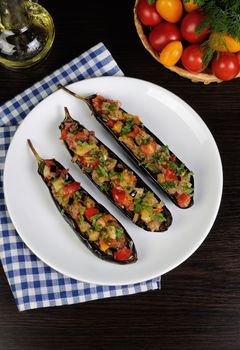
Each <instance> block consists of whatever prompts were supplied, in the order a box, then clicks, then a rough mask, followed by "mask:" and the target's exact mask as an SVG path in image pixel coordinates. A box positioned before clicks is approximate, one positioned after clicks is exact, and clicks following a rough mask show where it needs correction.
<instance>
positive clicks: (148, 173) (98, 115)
mask: <svg viewBox="0 0 240 350" xmlns="http://www.w3.org/2000/svg"><path fill="white" fill-rule="evenodd" d="M96 96H97V95H96V94H95V95H91V96H89V98H88V97H86V101H85V102H86V103H87V105H88V106H89V108H90V110H91V112H92V114H93V116H94V117H95V118H96V120H97V121H98V122H99V123H100V125H101V126H103V127H104V129H105V130H107V132H108V133H109V134H111V135H112V137H113V138H114V140H115V141H117V143H118V144H119V145H120V146H121V147H122V148H123V149H124V151H125V152H126V153H127V154H128V156H129V158H130V160H131V161H132V162H133V164H135V165H137V166H138V167H139V168H140V169H141V171H142V172H143V173H144V174H146V175H148V176H149V177H150V179H151V180H152V181H153V183H154V184H155V185H157V186H158V187H159V188H160V189H161V191H162V192H164V193H165V194H166V196H167V197H168V198H169V199H170V200H171V201H172V202H173V203H174V204H175V205H176V206H177V207H179V208H180V209H188V208H190V207H191V206H192V205H193V204H194V199H193V196H192V197H191V201H190V203H189V205H188V206H187V207H186V208H183V207H180V206H179V204H178V203H177V200H176V198H175V196H173V195H171V194H170V193H168V192H167V191H166V190H165V189H164V188H163V187H162V186H161V184H160V183H159V182H158V181H157V178H156V175H155V174H153V173H152V172H151V171H149V170H148V169H146V168H145V167H144V166H143V165H142V164H141V163H140V162H139V160H138V159H137V158H136V157H135V155H134V154H133V153H132V152H131V151H130V150H129V148H128V147H127V146H126V145H125V144H124V143H123V142H121V141H119V139H118V137H117V136H116V135H115V133H114V132H113V131H112V129H111V128H110V127H109V126H107V125H106V124H105V122H104V121H103V118H102V117H101V115H100V114H99V113H98V112H97V111H96V109H95V108H94V106H93V103H92V99H94V98H95V97H96ZM121 110H122V111H123V112H124V113H127V112H126V111H125V110H124V109H122V108H121ZM144 129H145V130H146V132H147V133H149V134H150V135H151V136H152V137H153V138H154V139H155V140H156V142H157V143H159V144H160V145H161V146H164V144H163V143H162V141H161V140H160V139H159V138H158V137H157V136H156V135H154V134H153V133H152V132H151V130H149V129H148V128H147V127H146V126H145V125H144ZM169 153H170V155H175V154H174V153H173V152H172V151H171V150H170V149H169ZM175 156H176V155H175ZM176 163H177V164H181V163H183V162H182V161H181V160H180V159H179V158H177V157H176ZM184 165H185V164H184ZM185 168H186V170H187V171H190V170H189V169H188V168H187V167H186V165H185ZM191 184H192V188H193V189H194V179H193V176H191Z"/></svg>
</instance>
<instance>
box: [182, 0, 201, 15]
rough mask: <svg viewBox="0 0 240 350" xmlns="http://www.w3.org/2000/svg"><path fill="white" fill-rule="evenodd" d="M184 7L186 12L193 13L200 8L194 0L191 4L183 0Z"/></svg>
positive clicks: (191, 0)
mask: <svg viewBox="0 0 240 350" xmlns="http://www.w3.org/2000/svg"><path fill="white" fill-rule="evenodd" d="M183 7H184V10H185V11H186V12H192V11H194V10H197V9H198V8H199V6H198V5H197V4H196V3H195V2H194V0H190V1H189V2H185V0H183Z"/></svg>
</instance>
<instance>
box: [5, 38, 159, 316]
mask: <svg viewBox="0 0 240 350" xmlns="http://www.w3.org/2000/svg"><path fill="white" fill-rule="evenodd" d="M102 75H123V73H122V71H121V70H120V69H119V67H118V65H117V63H116V62H115V61H114V59H113V58H112V56H111V54H110V52H109V51H108V50H107V48H106V47H105V46H104V44H103V43H99V44H98V45H96V46H94V47H93V48H91V49H89V50H88V51H86V52H84V53H83V54H82V55H80V56H79V57H77V58H75V59H74V60H72V61H71V62H70V63H68V64H65V65H64V66H63V67H62V68H60V69H58V70H56V71H55V72H54V73H52V74H51V75H49V76H47V77H46V78H44V79H43V80H41V81H40V82H38V83H36V84H34V85H33V86H32V87H30V88H29V89H27V90H25V91H24V92H23V93H21V94H19V95H17V96H16V97H14V98H13V99H12V100H10V101H7V102H6V103H5V104H4V105H2V106H0V171H1V178H0V228H1V231H0V258H1V261H2V264H3V268H4V270H5V273H6V275H7V278H8V281H9V284H10V287H11V289H12V292H13V295H14V298H15V300H16V303H17V306H18V309H19V310H20V311H23V310H27V309H34V308H40V307H47V306H56V305H64V304H74V303H80V302H84V301H89V300H94V299H101V298H107V297H113V296H121V295H128V294H133V293H139V292H144V291H147V290H150V289H160V277H159V278H155V279H153V280H151V281H147V282H142V283H136V284H133V285H124V286H100V285H95V284H89V283H83V282H79V281H76V280H74V279H71V278H69V277H67V276H64V275H62V274H60V273H58V272H56V271H55V270H53V269H52V268H51V267H49V266H47V265H46V264H45V263H43V262H42V261H41V260H39V259H38V258H37V257H36V256H35V255H34V254H33V253H32V252H31V251H30V250H29V249H28V248H27V246H26V245H25V244H24V243H23V242H22V240H21V238H20V237H19V235H18V234H17V232H16V231H15V229H14V227H13V224H12V223H11V219H10V217H9V214H8V212H7V208H6V206H5V202H4V194H3V182H2V175H3V168H4V161H5V157H6V152H7V149H8V147H9V144H10V142H11V139H12V137H13V135H14V133H15V131H16V129H17V127H18V125H19V124H20V123H21V121H22V120H23V119H24V117H25V116H26V115H27V114H28V113H29V112H30V110H31V109H32V108H33V107H35V106H36V105H37V104H38V103H39V102H40V101H41V100H42V99H44V98H45V97H46V96H48V95H49V94H51V93H52V92H54V91H55V90H56V89H57V84H59V83H61V84H63V85H66V84H69V83H72V82H75V81H79V80H82V79H86V78H91V77H96V76H102Z"/></svg>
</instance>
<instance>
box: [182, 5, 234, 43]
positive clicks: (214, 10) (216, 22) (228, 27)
mask: <svg viewBox="0 0 240 350" xmlns="http://www.w3.org/2000/svg"><path fill="white" fill-rule="evenodd" d="M189 1H190V0H185V2H189ZM194 3H196V4H197V5H199V6H200V7H201V9H202V10H203V11H204V12H205V13H206V18H205V20H204V21H203V22H202V23H201V25H200V26H199V28H198V31H199V32H201V31H202V29H203V28H205V27H207V26H208V25H210V32H211V33H215V32H221V33H222V34H223V35H224V34H229V35H231V36H232V37H233V38H234V39H238V40H240V1H239V0H231V1H230V0H194Z"/></svg>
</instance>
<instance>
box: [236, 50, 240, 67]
mask: <svg viewBox="0 0 240 350" xmlns="http://www.w3.org/2000/svg"><path fill="white" fill-rule="evenodd" d="M236 56H237V59H238V63H239V66H240V51H239V52H238V53H236Z"/></svg>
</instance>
